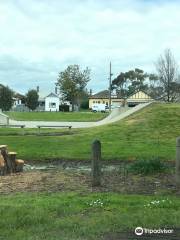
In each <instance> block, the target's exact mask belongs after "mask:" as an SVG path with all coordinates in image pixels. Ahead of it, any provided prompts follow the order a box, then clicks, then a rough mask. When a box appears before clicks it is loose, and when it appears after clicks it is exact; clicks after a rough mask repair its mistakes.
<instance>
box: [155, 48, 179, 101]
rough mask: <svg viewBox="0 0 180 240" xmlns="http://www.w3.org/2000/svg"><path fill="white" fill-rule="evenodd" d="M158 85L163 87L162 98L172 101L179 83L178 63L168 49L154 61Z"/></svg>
mask: <svg viewBox="0 0 180 240" xmlns="http://www.w3.org/2000/svg"><path fill="white" fill-rule="evenodd" d="M156 69H157V73H158V78H159V83H160V86H161V87H162V88H163V94H164V100H166V101H168V102H173V101H175V99H176V95H177V93H179V89H180V85H179V80H178V65H177V63H176V60H175V58H174V56H173V54H172V52H171V50H170V49H166V50H165V51H164V54H163V55H161V56H160V57H159V59H158V60H157V62H156Z"/></svg>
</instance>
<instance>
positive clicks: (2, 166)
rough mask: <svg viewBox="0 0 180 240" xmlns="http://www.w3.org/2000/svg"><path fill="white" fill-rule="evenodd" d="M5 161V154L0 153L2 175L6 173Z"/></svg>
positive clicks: (0, 173)
mask: <svg viewBox="0 0 180 240" xmlns="http://www.w3.org/2000/svg"><path fill="white" fill-rule="evenodd" d="M4 168H5V161H4V158H3V155H2V154H1V153H0V175H1V176H2V175H4Z"/></svg>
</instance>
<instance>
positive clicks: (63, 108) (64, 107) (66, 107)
mask: <svg viewBox="0 0 180 240" xmlns="http://www.w3.org/2000/svg"><path fill="white" fill-rule="evenodd" d="M59 111H61V112H69V106H68V105H65V104H64V105H60V106H59Z"/></svg>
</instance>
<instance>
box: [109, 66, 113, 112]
mask: <svg viewBox="0 0 180 240" xmlns="http://www.w3.org/2000/svg"><path fill="white" fill-rule="evenodd" d="M109 70H110V71H109V112H111V78H112V75H113V74H112V72H111V62H110V69H109Z"/></svg>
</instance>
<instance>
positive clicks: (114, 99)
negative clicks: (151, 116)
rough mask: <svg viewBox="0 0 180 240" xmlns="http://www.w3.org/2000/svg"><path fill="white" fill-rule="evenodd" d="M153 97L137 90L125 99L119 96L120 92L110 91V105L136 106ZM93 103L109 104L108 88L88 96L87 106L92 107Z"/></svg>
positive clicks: (151, 99)
mask: <svg viewBox="0 0 180 240" xmlns="http://www.w3.org/2000/svg"><path fill="white" fill-rule="evenodd" d="M153 100H154V99H153V98H151V97H150V96H149V95H148V94H146V93H145V92H143V91H138V92H136V93H134V94H132V95H130V96H129V97H128V98H127V99H126V100H124V99H123V98H121V96H120V93H117V94H115V93H112V94H111V105H112V106H122V105H123V104H124V103H126V104H127V105H128V106H129V107H133V106H136V105H138V104H140V103H146V102H150V101H153ZM93 104H106V105H107V106H109V90H104V91H101V92H98V93H96V94H94V95H92V96H90V97H89V108H90V109H91V108H92V105H93Z"/></svg>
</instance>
